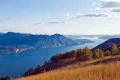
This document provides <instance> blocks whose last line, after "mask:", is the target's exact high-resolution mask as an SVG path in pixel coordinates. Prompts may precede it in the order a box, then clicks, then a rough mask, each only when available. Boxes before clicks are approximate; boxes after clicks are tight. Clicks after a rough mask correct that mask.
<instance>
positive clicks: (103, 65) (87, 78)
mask: <svg viewBox="0 0 120 80" xmlns="http://www.w3.org/2000/svg"><path fill="white" fill-rule="evenodd" d="M119 61H120V56H114V57H113V56H112V57H111V56H109V57H106V58H103V59H99V60H92V61H86V62H81V63H80V62H78V63H74V64H72V65H69V66H66V67H63V68H60V69H57V70H53V71H50V72H46V73H43V74H37V75H33V76H28V77H23V78H19V79H17V80H119V79H120V71H119V70H120V67H119V66H120V62H119Z"/></svg>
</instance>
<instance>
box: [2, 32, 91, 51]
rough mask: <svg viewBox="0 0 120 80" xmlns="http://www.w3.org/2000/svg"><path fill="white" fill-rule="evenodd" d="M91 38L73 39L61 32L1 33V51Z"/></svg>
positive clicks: (44, 46) (19, 49)
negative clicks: (49, 33) (43, 33)
mask: <svg viewBox="0 0 120 80" xmlns="http://www.w3.org/2000/svg"><path fill="white" fill-rule="evenodd" d="M86 41H87V42H91V41H90V40H77V41H76V40H73V39H70V38H68V37H65V36H63V35H60V34H54V35H33V34H21V33H13V32H8V33H0V53H18V52H22V51H24V50H28V49H34V48H49V47H61V46H70V45H78V44H82V43H86Z"/></svg>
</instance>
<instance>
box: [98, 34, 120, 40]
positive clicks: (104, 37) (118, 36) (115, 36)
mask: <svg viewBox="0 0 120 80" xmlns="http://www.w3.org/2000/svg"><path fill="white" fill-rule="evenodd" d="M111 38H120V35H104V36H101V37H99V39H106V40H107V39H111Z"/></svg>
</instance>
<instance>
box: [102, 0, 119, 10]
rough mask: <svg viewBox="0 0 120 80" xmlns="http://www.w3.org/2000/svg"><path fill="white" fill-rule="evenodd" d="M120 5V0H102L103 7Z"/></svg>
mask: <svg viewBox="0 0 120 80" xmlns="http://www.w3.org/2000/svg"><path fill="white" fill-rule="evenodd" d="M115 7H120V0H101V8H115Z"/></svg>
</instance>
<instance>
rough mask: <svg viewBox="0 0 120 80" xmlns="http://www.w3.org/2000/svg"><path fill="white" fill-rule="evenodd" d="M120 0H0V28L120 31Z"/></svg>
mask: <svg viewBox="0 0 120 80" xmlns="http://www.w3.org/2000/svg"><path fill="white" fill-rule="evenodd" d="M119 30H120V0H0V32H20V33H32V34H55V33H59V34H65V35H71V34H81V35H82V34H83V35H85V34H86V35H92V34H120V31H119Z"/></svg>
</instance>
